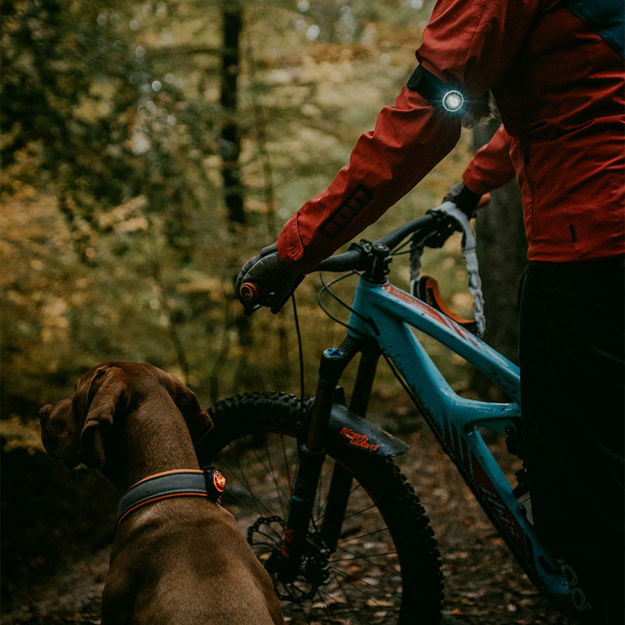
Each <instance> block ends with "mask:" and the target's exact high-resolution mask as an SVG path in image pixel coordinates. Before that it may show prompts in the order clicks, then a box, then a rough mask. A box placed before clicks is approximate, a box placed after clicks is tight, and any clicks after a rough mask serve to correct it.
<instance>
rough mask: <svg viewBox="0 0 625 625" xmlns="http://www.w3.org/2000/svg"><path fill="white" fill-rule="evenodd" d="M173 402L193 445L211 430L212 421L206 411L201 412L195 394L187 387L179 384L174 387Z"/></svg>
mask: <svg viewBox="0 0 625 625" xmlns="http://www.w3.org/2000/svg"><path fill="white" fill-rule="evenodd" d="M174 402H175V403H176V406H177V407H178V410H180V412H181V413H182V416H183V417H184V420H185V423H186V424H187V428H188V429H189V434H191V440H192V441H193V443H194V444H196V443H197V442H198V441H199V440H200V439H201V438H202V437H203V436H204V435H205V434H206V433H207V432H210V430H212V429H213V420H212V419H211V418H210V416H209V414H208V412H206V410H202V408H201V407H200V404H199V402H198V400H197V397H196V396H195V393H194V392H193V391H192V390H191V389H190V388H189V387H187V386H185V385H184V384H182V383H179V384H178V385H177V386H176V392H175V395H174Z"/></svg>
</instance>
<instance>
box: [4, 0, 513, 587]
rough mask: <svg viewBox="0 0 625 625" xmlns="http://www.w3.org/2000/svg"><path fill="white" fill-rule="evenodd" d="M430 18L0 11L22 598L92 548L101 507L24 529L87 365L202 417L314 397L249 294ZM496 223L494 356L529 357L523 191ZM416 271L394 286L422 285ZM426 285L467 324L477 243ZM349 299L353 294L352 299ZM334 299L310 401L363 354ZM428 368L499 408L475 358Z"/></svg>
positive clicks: (434, 255) (145, 8) (315, 11)
mask: <svg viewBox="0 0 625 625" xmlns="http://www.w3.org/2000/svg"><path fill="white" fill-rule="evenodd" d="M433 4H434V2H433V1H432V0H384V1H383V0H299V2H296V1H295V0H293V1H287V0H271V1H270V2H255V1H253V0H246V1H245V2H239V1H238V0H231V1H229V2H226V1H223V2H219V1H211V0H167V1H165V0H161V1H149V2H131V3H129V2H122V1H121V0H108V1H106V2H105V1H102V0H89V1H87V0H4V1H3V3H2V21H3V24H2V34H1V43H2V91H1V111H0V114H1V122H2V139H1V144H0V148H1V153H2V191H1V206H0V220H1V224H2V227H1V228H0V262H1V266H2V271H1V273H0V288H1V291H0V297H1V300H0V302H1V306H0V319H1V330H2V342H1V349H2V365H1V369H0V383H1V402H0V410H1V414H0V416H1V420H0V428H1V429H0V436H1V440H2V454H3V476H2V479H3V498H2V506H3V507H2V512H3V518H4V522H3V524H2V545H3V553H4V558H3V576H2V582H3V585H2V588H3V592H5V593H7V592H12V591H14V590H15V589H16V588H17V587H18V586H19V584H20V583H22V582H23V581H24V580H28V581H29V582H30V581H32V579H33V578H36V577H37V575H46V574H49V573H50V572H51V571H53V570H55V567H56V566H57V565H56V561H55V558H56V557H57V556H58V552H59V550H60V549H59V548H57V549H56V550H55V548H54V546H53V545H51V544H49V543H51V542H53V541H54V540H55V538H54V537H55V536H56V539H57V540H58V539H59V536H61V535H62V534H63V531H65V530H66V529H67V528H68V527H70V526H71V527H72V531H74V532H75V533H76V532H78V534H80V532H81V531H82V532H83V534H84V535H85V536H86V535H89V532H91V528H92V525H90V524H91V523H92V521H93V518H92V517H95V515H97V513H98V509H97V508H98V504H97V502H95V503H94V504H93V506H94V508H93V510H90V511H87V512H85V514H84V515H83V516H84V518H83V520H82V521H81V522H80V523H82V524H83V525H84V527H83V526H80V523H78V526H80V527H77V523H76V522H75V521H73V522H72V521H71V517H72V514H71V510H69V509H68V510H65V509H61V508H62V506H61V508H56V509H53V514H55V515H56V516H55V527H56V530H55V532H52V533H50V532H48V533H46V531H45V529H44V528H42V527H39V526H36V524H35V525H33V523H26V521H25V519H31V520H32V518H34V517H38V516H39V517H40V516H41V515H42V508H41V500H36V501H34V502H33V500H32V498H28V497H26V496H25V495H24V494H23V493H24V492H26V491H28V488H29V484H31V483H32V484H35V483H36V481H37V479H39V477H41V474H42V473H46V472H49V471H51V469H50V468H49V465H48V464H46V461H47V459H46V461H44V460H43V459H42V458H41V456H42V453H41V449H42V448H41V443H40V440H39V431H38V423H37V420H36V412H37V409H38V407H40V406H41V405H43V404H45V403H48V402H51V401H56V400H58V399H60V398H62V397H65V396H68V395H70V394H71V392H72V388H73V384H74V382H75V380H76V379H77V377H78V376H79V375H81V374H82V373H83V372H84V371H85V370H86V369H87V368H89V367H91V366H93V365H95V364H97V363H100V362H104V361H109V360H131V361H145V362H150V363H152V364H154V365H157V366H159V367H162V368H163V369H166V370H168V371H170V372H172V373H174V374H176V375H178V376H179V377H181V378H182V379H183V380H184V381H185V382H186V383H187V384H189V385H190V386H191V387H192V388H193V389H194V390H195V391H196V393H197V394H198V396H199V398H200V401H201V403H202V404H203V405H209V404H210V403H212V402H214V401H216V400H217V399H220V398H223V397H226V396H228V395H231V394H233V393H237V392H243V391H249V390H261V389H262V390H274V389H275V390H285V391H290V392H299V384H300V379H299V367H298V353H297V340H296V335H295V332H294V325H293V317H292V312H291V307H290V306H289V305H287V306H286V307H285V309H284V310H283V311H282V312H281V313H280V314H279V315H277V316H273V315H271V314H270V313H269V312H268V311H267V310H265V311H261V312H259V313H257V314H255V315H254V316H253V317H251V318H249V317H246V316H245V315H243V314H242V311H241V308H240V305H239V303H238V302H237V300H236V299H235V297H234V294H233V279H234V277H235V276H236V274H237V273H238V271H239V268H240V266H241V264H242V263H243V262H244V261H245V260H246V259H247V258H248V257H249V256H251V255H253V254H255V253H257V252H258V250H259V249H260V248H261V247H263V246H265V245H267V244H269V243H271V242H273V241H275V239H276V236H277V234H278V233H279V231H280V228H281V225H282V224H283V223H284V221H286V219H287V218H288V217H289V216H290V215H291V214H292V213H293V212H294V211H295V210H297V209H298V208H299V207H300V206H301V205H302V204H303V203H304V202H305V201H306V200H307V199H309V198H310V197H312V196H313V195H316V194H317V193H319V192H321V191H323V190H324V189H325V188H326V186H327V185H328V183H329V182H330V181H331V179H332V178H333V176H334V174H335V173H336V172H337V171H338V169H339V168H340V167H341V166H342V165H343V164H344V163H345V162H347V160H348V159H349V153H350V150H351V148H352V147H353V145H354V143H355V141H356V139H357V137H358V136H359V135H360V134H361V133H362V132H364V131H366V130H368V129H370V128H372V127H373V125H374V123H375V118H376V115H377V113H378V111H379V110H380V108H381V107H382V106H384V105H386V104H392V103H393V101H394V98H395V96H396V95H397V93H398V92H399V90H400V88H401V86H402V85H403V84H405V81H406V80H407V78H408V76H409V75H410V73H411V72H412V71H413V69H414V67H415V64H416V60H415V57H414V50H415V49H416V47H418V45H419V43H420V40H421V36H422V31H423V28H424V26H425V24H426V23H427V20H428V18H429V15H430V13H431V10H432V7H433ZM497 124H498V122H497V120H496V119H494V120H492V121H491V122H490V123H489V124H488V125H486V126H482V127H478V128H476V129H475V130H464V131H463V134H462V138H461V141H460V143H459V144H458V146H457V147H456V148H455V150H454V151H453V152H452V153H451V154H450V155H449V156H448V157H447V158H446V159H444V160H443V161H442V162H441V163H440V164H439V165H438V166H437V167H436V168H435V169H434V171H433V172H432V173H430V174H429V175H428V176H427V177H426V178H425V179H424V180H423V182H421V183H420V184H419V185H418V188H417V189H416V190H415V191H413V192H412V193H410V194H409V195H408V196H406V197H405V198H404V199H402V200H401V201H400V202H399V203H398V204H397V206H395V207H394V208H393V209H392V210H391V211H389V212H388V213H387V214H386V215H385V216H384V217H383V218H382V219H381V220H380V221H379V222H378V223H377V224H375V225H374V226H371V228H369V229H368V230H367V231H366V232H365V233H364V234H363V236H364V237H365V238H369V239H372V238H377V237H378V236H381V235H382V234H383V233H385V232H388V231H390V230H391V229H392V228H394V227H397V226H398V225H400V224H401V223H403V222H405V221H407V220H409V219H412V218H414V217H415V216H418V215H421V214H423V213H424V212H425V211H426V210H427V209H429V208H432V207H434V206H436V205H437V204H438V203H440V201H441V199H442V197H443V195H444V194H445V192H446V191H447V189H448V188H449V187H450V186H451V184H453V183H454V182H457V181H458V180H459V179H460V176H461V174H462V171H463V169H464V167H465V166H466V165H467V164H468V162H469V160H470V158H471V154H472V153H473V151H474V149H475V146H476V145H481V144H482V143H484V142H485V141H486V140H487V138H488V136H489V134H490V133H492V131H493V129H494V128H495V127H496V126H497ZM477 221H478V223H477V228H478V235H479V241H480V247H481V249H480V259H481V262H482V273H483V280H484V283H485V295H486V306H487V309H486V312H487V316H488V317H489V319H490V327H489V330H488V334H487V339H488V340H489V342H491V343H492V344H494V345H495V346H496V347H498V348H499V349H501V350H502V351H503V352H504V353H505V354H506V355H508V356H509V357H511V358H514V357H515V352H516V346H515V345H516V317H515V306H516V288H517V283H518V276H519V274H520V271H521V268H522V265H523V258H524V241H523V235H522V229H521V219H520V210H519V206H518V192H517V190H516V189H515V188H514V186H510V187H508V188H507V189H504V190H503V191H501V192H499V193H498V194H495V199H494V202H493V206H491V207H490V208H489V209H488V210H487V212H485V213H484V214H483V215H480V216H479V218H478V220H477ZM400 258H402V257H399V258H398V259H396V260H395V262H394V263H393V273H392V279H393V281H394V282H396V283H398V284H399V285H400V286H405V285H406V284H407V279H408V264H407V262H406V261H400ZM424 272H425V273H428V274H430V275H434V276H436V277H437V278H438V280H439V282H440V283H441V287H442V291H443V293H444V295H445V297H446V299H447V300H448V301H450V302H451V304H452V307H454V308H455V309H456V310H457V311H458V312H460V313H463V314H467V315H470V314H471V304H472V303H471V298H470V296H469V294H468V292H467V290H466V273H465V271H464V266H463V262H462V257H461V254H460V242H459V237H455V238H454V239H453V240H451V241H449V242H448V243H447V244H446V245H445V247H444V248H443V249H442V250H432V251H430V252H429V253H427V254H426V257H425V258H424ZM354 284H355V282H354V280H353V279H352V280H347V281H346V283H342V284H341V286H340V287H337V292H338V293H339V294H341V295H342V296H344V297H345V298H347V299H349V295H350V292H351V289H353V286H354ZM319 286H320V283H319V278H318V277H317V276H316V275H312V276H310V277H308V278H307V279H306V280H305V281H304V283H303V284H302V285H301V286H300V288H299V289H298V291H297V301H298V309H299V316H300V323H301V327H302V334H303V350H304V361H305V385H306V388H307V389H308V392H311V391H312V389H313V388H314V383H315V374H316V369H317V362H318V358H319V355H320V350H321V349H322V348H324V347H327V346H332V345H335V344H337V343H338V342H339V341H340V340H341V338H342V336H343V334H344V329H343V328H341V326H339V325H337V324H335V323H333V322H332V321H330V320H329V319H328V318H327V317H325V315H324V313H323V312H322V311H321V310H320V308H319V306H318V305H317V301H316V296H317V291H318V289H319ZM329 307H330V309H331V310H332V311H333V313H334V314H337V315H338V316H339V317H340V318H342V319H344V320H345V319H346V317H345V314H344V311H343V310H342V309H341V308H340V306H338V305H337V304H336V303H333V302H330V303H329ZM430 348H431V350H432V352H433V354H434V355H435V358H436V360H437V362H438V364H439V365H440V366H441V368H442V370H443V371H444V372H445V374H446V375H447V376H448V377H449V379H450V380H451V381H452V383H453V386H454V388H456V389H457V390H459V391H463V392H472V393H477V394H480V395H484V396H489V395H492V393H493V392H495V391H494V390H493V389H491V388H490V387H489V386H487V385H485V384H484V382H483V381H482V380H480V379H479V377H477V376H476V375H475V374H474V372H472V371H471V369H470V368H469V367H468V366H467V364H466V363H465V362H464V361H463V360H462V359H460V358H459V357H457V356H451V357H450V356H449V355H448V354H446V353H445V352H444V351H443V350H442V348H440V347H438V346H436V345H435V344H430ZM375 398H376V399H377V400H382V401H383V402H384V404H385V406H386V408H388V407H389V406H391V407H393V406H394V407H397V411H398V412H399V413H403V414H405V409H404V408H403V404H404V403H405V402H406V398H402V395H401V390H400V387H399V386H398V385H397V383H396V382H395V381H394V380H393V378H392V376H391V375H390V373H389V372H388V371H385V370H383V369H382V370H381V371H380V375H379V378H378V383H377V385H376V388H375ZM394 418H395V419H396V420H397V421H400V420H401V418H400V417H398V416H397V415H395V417H394ZM385 426H387V427H389V428H390V429H392V428H393V423H385ZM42 463H43V464H42ZM58 479H59V480H60V481H59V484H61V482H62V483H65V482H67V476H66V474H62V475H61V476H60V477H58ZM88 479H91V478H88ZM63 488H65V486H63ZM72 488H73V487H72ZM74 496H77V495H76V493H74V494H73V495H71V496H70V499H71V497H74ZM45 504H46V505H51V504H50V502H49V501H48V500H45ZM16 507H17V508H18V509H19V512H16ZM90 514H91V515H92V516H89V515H90ZM44 516H45V515H44ZM72 523H73V524H72ZM26 525H28V528H29V529H26ZM35 526H36V527H35ZM64 528H65V529H64ZM81 528H82V529H81ZM25 532H26V533H27V532H30V534H29V536H28V539H27V540H26V541H25V542H27V543H28V544H29V545H30V547H26V548H24V546H23V542H24V541H22V538H23V536H24V533H25ZM48 534H49V535H48ZM76 535H77V534H76ZM46 541H47V542H46ZM16 542H18V543H22V546H21V547H20V549H17V548H16V546H15V543H16ZM74 542H75V543H76V545H78V544H79V543H80V540H79V539H76V540H75V541H74ZM5 596H6V595H5Z"/></svg>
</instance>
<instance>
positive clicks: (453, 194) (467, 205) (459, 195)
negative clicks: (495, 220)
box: [443, 182, 482, 219]
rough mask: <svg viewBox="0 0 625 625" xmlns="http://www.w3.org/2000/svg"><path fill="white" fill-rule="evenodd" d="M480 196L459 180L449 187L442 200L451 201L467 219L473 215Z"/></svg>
mask: <svg viewBox="0 0 625 625" xmlns="http://www.w3.org/2000/svg"><path fill="white" fill-rule="evenodd" d="M481 197H482V196H481V195H479V194H477V193H473V191H471V189H469V187H467V186H466V185H465V184H464V182H459V183H458V184H455V185H454V186H453V187H451V189H449V191H448V192H447V195H446V196H445V197H444V198H443V202H453V203H454V204H455V205H456V206H457V207H458V208H459V209H460V210H461V211H462V212H463V213H464V214H465V215H466V216H467V217H468V218H469V219H472V218H473V217H475V209H476V208H477V205H478V203H479V201H480V198H481Z"/></svg>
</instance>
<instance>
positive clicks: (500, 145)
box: [462, 125, 514, 195]
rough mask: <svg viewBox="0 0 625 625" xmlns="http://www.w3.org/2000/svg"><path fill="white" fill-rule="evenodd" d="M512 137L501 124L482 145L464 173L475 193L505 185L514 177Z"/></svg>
mask: <svg viewBox="0 0 625 625" xmlns="http://www.w3.org/2000/svg"><path fill="white" fill-rule="evenodd" d="M511 141H512V137H510V135H509V134H508V133H507V132H506V129H505V128H504V127H503V125H502V126H499V128H498V129H497V132H496V133H495V134H494V135H493V137H492V139H491V140H490V141H489V142H488V143H487V144H486V145H484V146H482V147H481V148H480V149H479V150H478V151H477V153H476V154H475V156H474V157H473V160H472V161H471V162H470V163H469V166H468V167H467V168H466V169H465V171H464V174H462V181H463V182H464V184H465V185H466V186H467V187H468V188H469V190H470V191H473V193H477V194H478V195H483V194H484V193H488V192H489V191H492V190H493V189H497V188H498V187H503V185H504V184H507V183H508V182H510V180H512V178H513V177H514V168H513V166H512V162H511V160H510V144H511Z"/></svg>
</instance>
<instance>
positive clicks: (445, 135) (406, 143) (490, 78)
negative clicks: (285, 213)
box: [277, 0, 539, 272]
mask: <svg viewBox="0 0 625 625" xmlns="http://www.w3.org/2000/svg"><path fill="white" fill-rule="evenodd" d="M538 4H539V0H516V1H515V2H509V1H508V0H439V2H438V3H437V5H436V6H435V8H434V12H433V14H432V17H431V19H430V22H429V24H428V26H427V27H426V29H425V31H424V35H423V45H422V46H421V47H420V48H419V50H418V51H417V58H418V59H419V61H420V63H421V65H422V66H423V68H424V69H425V70H427V71H428V72H430V73H431V74H433V75H434V76H435V77H436V78H438V79H439V80H441V81H443V82H445V83H447V84H449V85H453V86H456V87H458V88H460V89H461V90H462V92H463V94H464V95H465V97H466V98H468V99H469V100H471V99H472V98H475V99H478V98H480V97H481V96H482V94H483V93H484V92H486V91H488V90H489V89H490V88H491V87H492V86H493V85H495V84H496V83H497V81H498V80H499V78H500V77H501V76H502V75H503V73H504V72H505V71H506V69H507V68H508V67H509V65H510V63H511V62H512V61H513V59H514V57H515V56H516V53H517V51H518V49H519V47H520V46H521V45H522V43H523V40H524V38H525V36H526V34H527V30H528V28H529V26H530V24H531V21H532V18H533V17H534V15H535V12H536V9H537V7H538ZM459 134H460V121H459V120H458V119H457V118H456V117H454V116H452V115H450V114H449V113H447V112H446V111H444V110H443V109H442V108H440V107H438V106H436V105H433V104H432V103H431V102H429V101H428V100H426V99H425V98H424V97H423V96H422V95H420V94H419V93H416V92H414V91H411V90H410V89H409V88H408V87H404V89H403V90H402V91H401V93H400V94H399V97H398V99H397V102H396V104H395V106H394V107H387V108H385V109H383V110H382V112H381V113H380V115H379V117H378V120H377V123H376V128H375V130H374V131H373V132H369V133H366V134H365V135H363V136H362V137H361V138H360V139H359V141H358V143H357V144H356V147H355V148H354V150H353V152H352V155H351V158H350V162H349V164H348V165H346V166H345V167H344V168H343V169H341V171H340V172H339V174H338V175H337V177H336V178H335V179H334V181H333V182H332V183H331V184H330V186H329V187H328V189H327V190H326V191H325V192H324V193H322V194H321V195H318V196H317V197H315V198H313V199H312V200H310V201H309V202H307V203H306V204H304V206H302V208H300V210H299V211H298V212H297V213H296V214H295V215H294V216H293V217H292V218H291V219H290V220H289V221H288V222H287V223H286V224H285V226H284V228H283V230H282V232H281V234H280V237H279V238H278V242H277V245H278V252H279V254H280V257H281V258H282V260H283V261H284V262H285V263H286V264H288V265H290V266H291V267H292V268H293V269H295V270H297V271H300V272H306V271H310V270H311V269H312V268H313V267H314V266H315V265H316V264H317V263H318V262H320V261H321V260H322V259H323V258H325V257H326V256H328V255H330V254H331V253H332V252H333V251H334V250H336V249H337V248H338V247H339V246H340V245H342V244H343V243H345V242H347V241H349V240H350V239H352V238H354V237H355V236H356V235H357V234H358V233H359V232H360V231H362V230H363V229H364V228H365V227H366V226H368V225H369V224H370V223H372V222H373V221H375V220H376V219H377V218H378V217H379V216H380V215H381V214H382V213H384V212H385V211H386V210H387V209H388V208H389V207H390V206H391V205H392V204H393V203H394V202H396V201H397V200H398V199H399V198H401V197H402V196H403V195H404V194H406V193H407V192H408V191H409V190H410V189H411V188H412V187H413V186H414V185H415V184H416V183H417V182H419V180H421V179H422V178H423V177H424V176H425V175H426V174H427V173H428V172H429V171H430V170H431V169H432V168H433V167H434V166H435V165H436V164H437V163H438V162H439V161H440V160H441V159H442V158H443V157H444V156H445V155H446V154H447V153H448V152H449V151H450V150H451V148H452V147H453V146H454V145H455V143H456V141H457V140H458V137H459Z"/></svg>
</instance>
